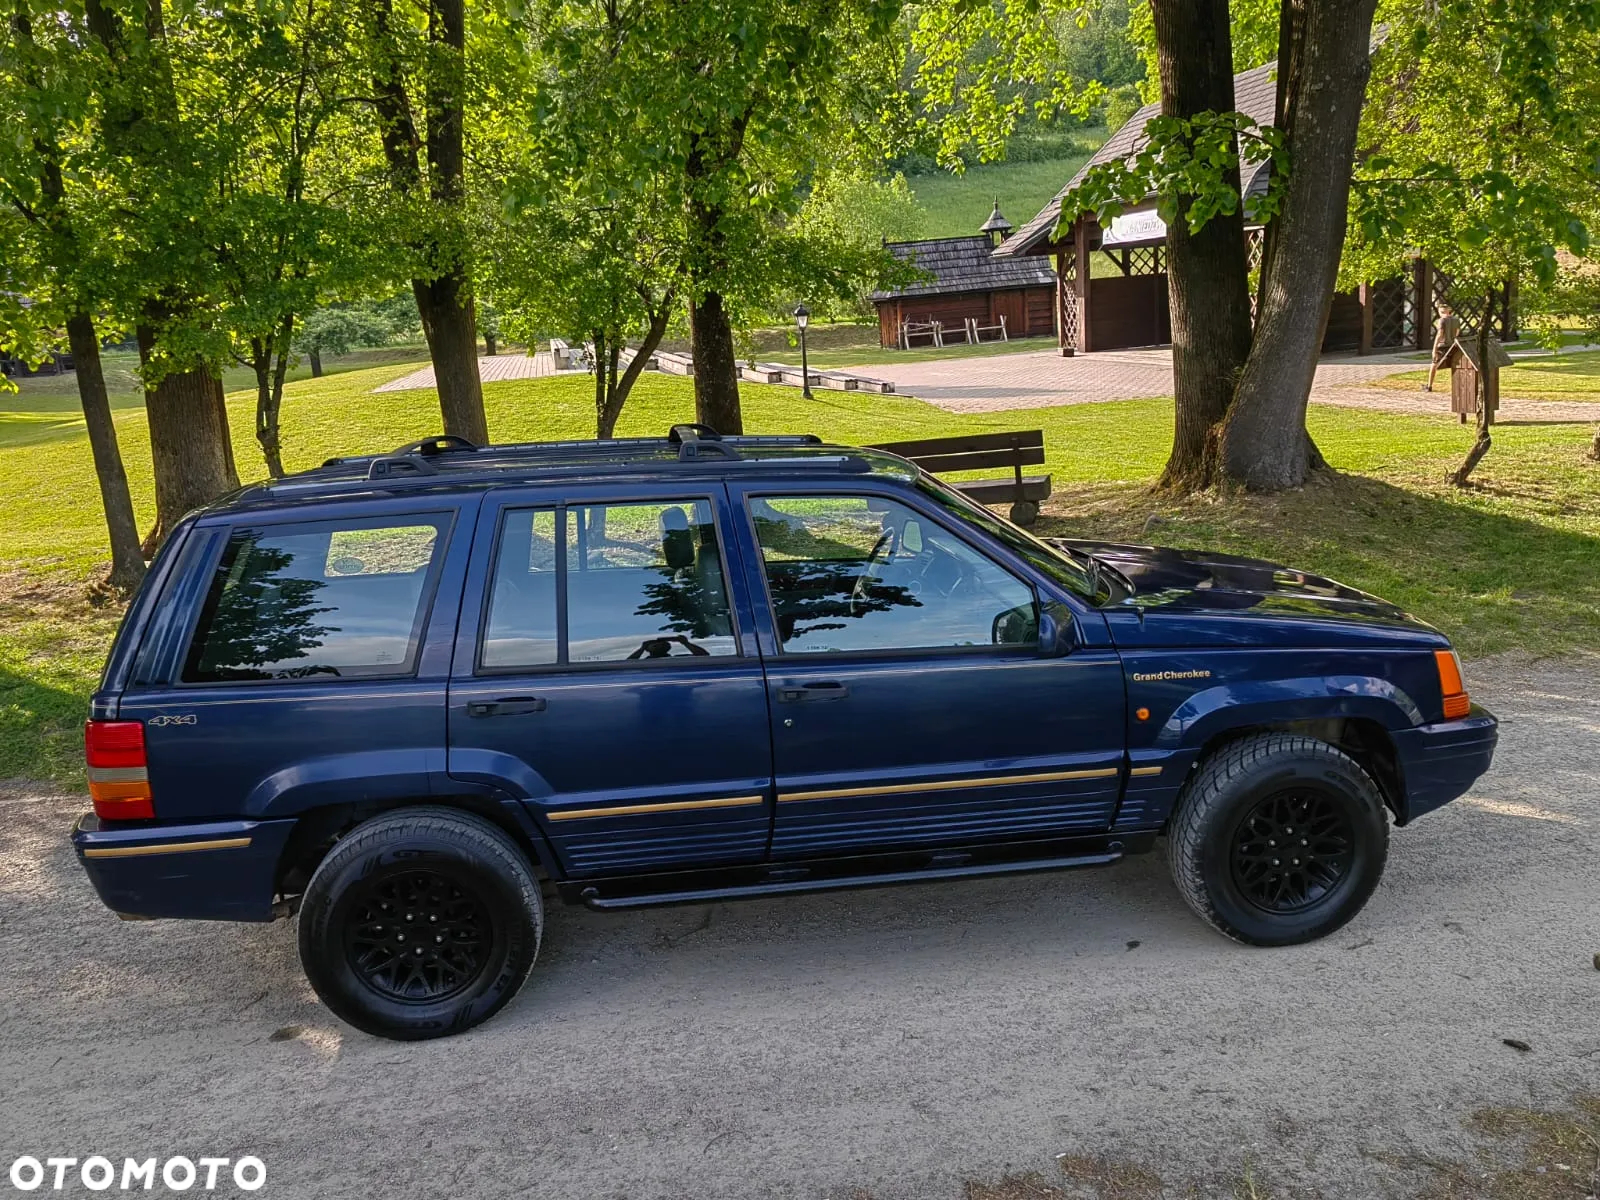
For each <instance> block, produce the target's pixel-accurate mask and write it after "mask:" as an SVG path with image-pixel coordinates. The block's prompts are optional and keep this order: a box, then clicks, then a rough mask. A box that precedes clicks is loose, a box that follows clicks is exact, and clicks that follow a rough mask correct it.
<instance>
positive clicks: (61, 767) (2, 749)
mask: <svg viewBox="0 0 1600 1200" xmlns="http://www.w3.org/2000/svg"><path fill="white" fill-rule="evenodd" d="M88 699H89V697H88V693H87V692H81V691H76V690H73V689H70V688H66V687H61V686H58V685H52V684H49V683H44V682H41V681H40V680H38V679H35V678H30V677H29V676H27V675H23V674H18V673H17V672H16V671H13V670H8V669H5V668H0V779H50V780H56V781H59V782H63V783H71V782H75V781H76V780H78V779H79V778H81V777H82V775H83V732H82V730H83V720H84V716H85V713H86V710H87V708H88Z"/></svg>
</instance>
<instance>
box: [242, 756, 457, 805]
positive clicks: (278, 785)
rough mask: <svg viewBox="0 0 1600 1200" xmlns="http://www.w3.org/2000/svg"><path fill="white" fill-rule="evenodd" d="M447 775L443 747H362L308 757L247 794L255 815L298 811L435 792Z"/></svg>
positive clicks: (279, 772) (379, 801)
mask: <svg viewBox="0 0 1600 1200" xmlns="http://www.w3.org/2000/svg"><path fill="white" fill-rule="evenodd" d="M443 775H444V749H443V747H423V748H421V749H414V750H362V751H357V752H356V753H353V754H334V755H328V756H327V757H324V758H311V759H305V760H303V761H301V762H297V763H294V764H292V765H291V766H287V767H284V768H283V769H282V770H278V771H274V772H273V773H272V774H271V775H268V776H266V777H265V778H264V779H262V780H261V781H260V782H259V783H257V784H256V785H255V787H253V788H251V789H250V794H249V796H247V797H246V798H245V812H246V813H248V814H249V815H250V816H252V817H261V818H274V817H293V816H296V815H298V814H300V813H303V812H306V811H308V810H310V809H313V808H327V807H329V806H331V805H338V804H372V803H378V804H381V803H383V802H384V801H389V800H407V799H416V798H418V797H424V796H431V795H433V794H435V793H436V792H437V791H438V790H439V789H438V788H437V787H436V786H435V784H436V783H437V781H438V780H439V779H441V778H442V777H443Z"/></svg>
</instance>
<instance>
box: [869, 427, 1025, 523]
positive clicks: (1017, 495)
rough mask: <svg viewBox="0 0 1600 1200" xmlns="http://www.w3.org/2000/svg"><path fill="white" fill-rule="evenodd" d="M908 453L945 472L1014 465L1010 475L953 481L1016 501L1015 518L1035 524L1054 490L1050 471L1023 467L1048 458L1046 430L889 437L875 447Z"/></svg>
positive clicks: (990, 500) (993, 499)
mask: <svg viewBox="0 0 1600 1200" xmlns="http://www.w3.org/2000/svg"><path fill="white" fill-rule="evenodd" d="M872 449H874V450H887V451H888V452H889V453H890V454H898V455H899V456H900V457H901V458H908V459H910V460H911V461H912V462H914V463H916V464H917V466H919V467H921V468H922V469H923V470H924V471H927V472H929V473H930V474H934V475H944V474H948V473H950V472H953V471H986V470H989V469H990V468H993V467H1010V468H1011V472H1012V475H1011V478H1009V479H970V480H965V481H962V482H955V481H952V486H954V487H957V488H959V489H961V491H962V492H963V493H964V494H965V495H967V496H969V497H971V498H972V499H974V500H976V501H978V503H980V504H1004V503H1006V502H1007V501H1010V502H1011V519H1012V520H1013V521H1015V522H1016V523H1017V524H1018V525H1032V524H1033V521H1034V518H1035V517H1037V516H1038V515H1039V504H1040V502H1041V501H1043V500H1045V499H1046V498H1048V497H1049V495H1050V476H1048V475H1029V476H1024V475H1023V473H1022V468H1023V467H1033V466H1038V465H1040V464H1041V463H1043V462H1044V430H1042V429H1028V430H1019V431H1017V432H1014V433H980V434H976V435H974V436H972V437H950V438H927V439H925V440H923V441H920V442H885V443H883V444H881V445H878V446H874V447H872Z"/></svg>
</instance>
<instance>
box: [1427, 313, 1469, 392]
mask: <svg viewBox="0 0 1600 1200" xmlns="http://www.w3.org/2000/svg"><path fill="white" fill-rule="evenodd" d="M1460 336H1461V318H1460V317H1458V316H1456V310H1455V309H1453V308H1451V307H1450V306H1449V305H1448V304H1441V305H1439V332H1438V333H1436V334H1434V335H1433V362H1432V363H1431V364H1429V366H1428V382H1427V383H1425V384H1423V385H1422V390H1423V391H1425V392H1431V391H1433V379H1434V376H1436V375H1437V374H1438V373H1439V363H1440V361H1441V360H1442V359H1443V358H1444V356H1445V353H1446V352H1447V351H1448V350H1449V349H1450V347H1451V346H1453V345H1454V344H1455V340H1456V338H1458V337H1460Z"/></svg>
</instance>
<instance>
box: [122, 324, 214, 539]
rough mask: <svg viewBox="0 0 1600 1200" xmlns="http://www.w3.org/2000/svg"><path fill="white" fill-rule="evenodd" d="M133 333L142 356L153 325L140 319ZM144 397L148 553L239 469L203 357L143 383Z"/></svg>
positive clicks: (149, 343) (149, 346)
mask: <svg viewBox="0 0 1600 1200" xmlns="http://www.w3.org/2000/svg"><path fill="white" fill-rule="evenodd" d="M138 336H139V357H140V360H141V361H145V362H147V361H149V357H150V351H151V349H152V348H153V347H154V345H155V334H154V331H153V330H152V329H151V328H150V327H149V326H147V325H141V326H140V327H139V330H138ZM144 403H145V409H146V410H147V412H148V413H149V418H150V458H151V462H152V464H153V466H154V467H155V480H156V523H155V527H154V528H153V529H151V530H150V532H149V533H148V534H146V535H145V539H144V549H145V552H146V553H147V554H153V553H154V552H155V550H156V549H157V548H158V547H159V546H160V545H161V543H162V542H163V541H165V540H166V537H167V534H169V533H171V532H172V527H173V526H174V525H176V524H177V523H178V521H179V520H180V519H181V518H182V517H183V515H184V514H185V513H188V512H190V511H191V510H193V509H196V508H199V507H201V506H202V505H205V504H209V503H211V501H213V500H215V499H216V498H217V497H218V496H220V495H222V494H223V493H224V492H230V491H232V490H233V489H234V488H237V487H238V486H239V473H238V471H237V470H236V469H235V467H234V465H233V439H232V437H231V435H230V434H229V432H228V421H227V410H226V409H225V408H224V406H223V404H222V385H221V384H220V383H219V382H218V381H217V379H216V377H215V376H213V375H212V374H211V370H210V368H209V367H207V366H206V365H205V364H204V363H201V364H199V365H197V366H195V367H193V368H191V369H190V370H187V371H172V372H169V373H168V374H167V375H166V376H164V377H163V378H162V380H161V382H159V383H158V384H156V385H155V387H154V388H151V387H146V388H145V393H144Z"/></svg>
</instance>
